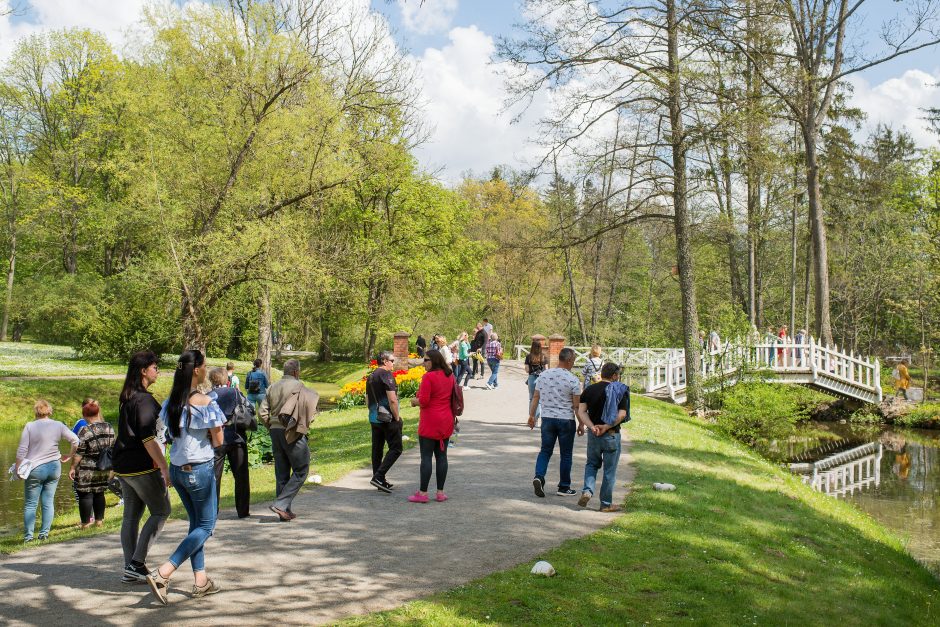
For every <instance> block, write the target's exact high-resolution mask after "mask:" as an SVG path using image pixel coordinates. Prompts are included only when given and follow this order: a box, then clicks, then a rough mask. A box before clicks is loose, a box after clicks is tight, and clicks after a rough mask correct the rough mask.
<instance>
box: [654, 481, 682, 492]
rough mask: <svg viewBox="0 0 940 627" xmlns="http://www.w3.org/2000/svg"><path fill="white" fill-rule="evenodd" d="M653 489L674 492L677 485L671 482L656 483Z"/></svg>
mask: <svg viewBox="0 0 940 627" xmlns="http://www.w3.org/2000/svg"><path fill="white" fill-rule="evenodd" d="M653 489H654V490H659V491H660V492H672V491H673V490H675V489H676V486H674V485H672V484H671V483H654V484H653Z"/></svg>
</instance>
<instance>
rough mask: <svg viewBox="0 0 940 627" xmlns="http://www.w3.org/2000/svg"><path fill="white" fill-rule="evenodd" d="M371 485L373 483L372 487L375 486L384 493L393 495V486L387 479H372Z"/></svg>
mask: <svg viewBox="0 0 940 627" xmlns="http://www.w3.org/2000/svg"><path fill="white" fill-rule="evenodd" d="M369 483H371V484H372V485H374V486H375V487H377V488H378V489H379V490H381V491H382V492H388V493H389V494H391V492H392V484H391V483H389V482H388V481H386V480H385V479H379V478H378V477H372V481H370V482H369Z"/></svg>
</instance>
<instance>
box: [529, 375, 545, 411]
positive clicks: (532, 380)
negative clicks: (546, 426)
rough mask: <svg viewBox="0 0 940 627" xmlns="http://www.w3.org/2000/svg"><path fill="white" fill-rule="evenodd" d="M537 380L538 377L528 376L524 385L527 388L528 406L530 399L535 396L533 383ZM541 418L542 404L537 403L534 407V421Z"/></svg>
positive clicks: (530, 404)
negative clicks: (526, 385)
mask: <svg viewBox="0 0 940 627" xmlns="http://www.w3.org/2000/svg"><path fill="white" fill-rule="evenodd" d="M538 380H539V375H537V374H530V375H529V380H528V381H526V383H527V384H528V386H529V406H530V407H531V406H532V397H533V396H535V383H536V381H538ZM541 417H542V404H541V403H539V404H538V405H536V406H535V419H536V420H538V419H539V418H541Z"/></svg>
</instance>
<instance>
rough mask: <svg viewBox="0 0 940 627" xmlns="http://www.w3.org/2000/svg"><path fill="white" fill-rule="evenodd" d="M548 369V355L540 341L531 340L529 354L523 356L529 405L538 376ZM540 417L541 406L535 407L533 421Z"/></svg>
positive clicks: (537, 339) (536, 339)
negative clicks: (527, 375)
mask: <svg viewBox="0 0 940 627" xmlns="http://www.w3.org/2000/svg"><path fill="white" fill-rule="evenodd" d="M547 367H548V355H547V354H546V352H545V349H544V347H543V346H542V340H541V339H539V338H533V340H532V346H531V347H529V354H528V355H526V356H525V371H526V372H527V373H529V378H528V380H527V381H526V384H527V385H528V386H529V404H530V405H531V404H532V397H533V396H535V382H536V381H538V380H539V375H540V374H542V373H543V372H544V371H545V368H547ZM541 417H542V404H541V403H539V404H538V405H537V406H536V407H535V419H536V420H538V419H539V418H541Z"/></svg>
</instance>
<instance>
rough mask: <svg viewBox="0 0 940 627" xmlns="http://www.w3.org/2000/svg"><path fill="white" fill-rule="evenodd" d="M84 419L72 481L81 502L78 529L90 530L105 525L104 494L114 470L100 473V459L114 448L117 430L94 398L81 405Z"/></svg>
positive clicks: (73, 465) (73, 459)
mask: <svg viewBox="0 0 940 627" xmlns="http://www.w3.org/2000/svg"><path fill="white" fill-rule="evenodd" d="M82 417H84V419H85V420H86V424H85V426H84V427H82V430H81V431H79V432H78V448H76V449H75V455H73V456H72V467H71V468H70V469H69V479H71V480H72V486H73V487H74V488H75V497H76V498H77V500H78V517H79V519H80V521H81V522H80V523H79V529H88V527H90V526H91V523H95V525H96V526H98V527H101V526H102V525H104V509H105V499H104V493H105V491H107V489H108V480H109V479H110V475H111V471H110V470H98V460H99V459H100V458H101V454H102V453H103V452H104V451H106V450H107V449H109V448H111V447H112V446H114V428H113V427H112V426H111V425H110V424H108V423H107V422H105V421H104V420H103V419H102V418H101V406H100V405H99V403H98V401H96V400H95V399H93V398H86V399H85V401H84V402H83V403H82Z"/></svg>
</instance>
